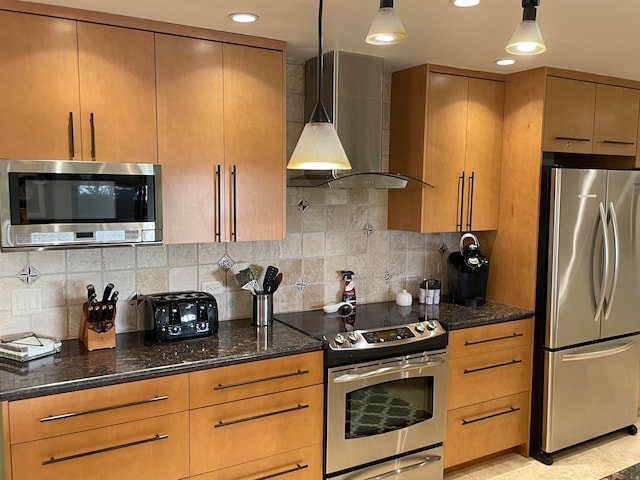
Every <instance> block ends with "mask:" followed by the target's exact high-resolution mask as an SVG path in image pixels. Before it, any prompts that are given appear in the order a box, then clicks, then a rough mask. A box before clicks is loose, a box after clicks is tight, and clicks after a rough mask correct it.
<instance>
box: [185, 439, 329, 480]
mask: <svg viewBox="0 0 640 480" xmlns="http://www.w3.org/2000/svg"><path fill="white" fill-rule="evenodd" d="M267 478H282V479H283V480H284V479H286V480H310V479H311V480H317V479H320V478H322V444H318V445H312V446H310V447H306V448H300V449H298V450H293V451H291V452H286V453H283V454H281V455H274V456H272V457H267V458H262V459H260V460H256V461H255V462H248V463H243V464H242V465H237V466H235V467H230V468H225V469H223V470H217V471H215V472H209V473H205V474H203V475H196V476H193V477H191V479H192V480H256V479H264V480H266V479H267Z"/></svg>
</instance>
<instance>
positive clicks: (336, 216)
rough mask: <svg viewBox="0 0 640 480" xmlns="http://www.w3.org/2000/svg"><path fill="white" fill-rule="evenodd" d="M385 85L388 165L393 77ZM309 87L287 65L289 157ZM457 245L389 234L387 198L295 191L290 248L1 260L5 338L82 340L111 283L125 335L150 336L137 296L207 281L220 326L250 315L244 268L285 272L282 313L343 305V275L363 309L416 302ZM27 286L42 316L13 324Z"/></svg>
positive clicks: (285, 244)
mask: <svg viewBox="0 0 640 480" xmlns="http://www.w3.org/2000/svg"><path fill="white" fill-rule="evenodd" d="M385 80H386V81H385V96H384V98H385V119H384V127H383V149H384V151H383V156H384V157H385V158H386V157H387V153H388V125H389V123H388V117H389V116H388V111H389V108H388V107H389V103H388V99H389V92H390V76H388V75H387V77H386V79H385ZM303 81H304V75H303V65H302V64H301V63H300V62H297V61H293V60H292V61H289V64H288V68H287V83H288V95H287V107H288V113H287V138H288V142H287V149H288V152H289V153H290V152H291V151H292V149H293V146H295V142H296V140H297V138H298V136H299V134H300V132H301V131H302V126H303V123H304V122H303V114H302V105H303V103H304V102H303V97H302V95H303V91H304V88H303V83H302V82H303ZM459 238H460V236H459V234H455V233H451V234H417V233H411V232H400V231H393V230H387V191H386V190H374V189H366V190H336V189H317V188H288V189H287V237H286V239H285V240H283V241H269V242H237V243H211V244H184V245H163V246H158V247H116V248H104V249H100V248H92V249H81V250H58V251H46V252H19V253H0V335H6V334H10V333H16V332H23V331H35V332H38V333H42V334H45V335H53V336H57V337H61V338H77V336H78V327H79V322H80V318H81V311H82V303H83V302H84V301H85V299H86V292H87V290H86V285H87V284H89V283H93V284H94V285H95V286H96V290H97V291H98V295H99V296H100V294H101V291H102V289H103V288H104V286H105V285H106V284H107V283H109V282H111V283H113V284H115V289H116V290H118V291H119V292H120V297H119V298H120V301H119V302H118V313H117V322H116V331H117V332H119V333H121V332H127V331H137V330H142V329H143V328H144V327H143V321H142V320H143V319H142V315H139V314H138V313H139V309H138V308H137V305H138V303H139V294H140V293H142V294H148V293H158V292H164V291H178V290H200V289H201V283H202V282H208V281H216V282H221V284H222V286H223V289H224V293H220V294H217V295H215V297H216V300H217V302H218V307H219V311H220V317H221V320H229V319H234V318H244V317H248V316H249V312H250V301H251V298H250V294H249V293H248V292H247V291H244V290H242V289H241V288H240V286H239V285H238V283H237V282H236V279H235V274H236V273H237V272H238V271H239V270H242V269H243V268H246V267H247V266H251V268H252V269H253V270H254V273H256V274H258V275H261V274H263V273H264V269H265V268H266V266H267V265H269V264H272V265H275V266H277V267H278V268H279V269H280V270H281V271H282V272H283V282H282V285H281V286H280V288H279V289H278V291H277V292H276V293H275V295H274V310H275V312H288V311H296V310H310V309H317V308H321V307H322V306H323V305H325V304H327V303H334V302H336V301H338V300H339V299H340V295H341V292H342V281H341V279H340V274H339V271H340V270H353V271H354V272H355V277H354V280H355V283H356V291H357V299H358V302H361V303H367V302H375V301H384V300H392V299H394V298H395V295H396V294H397V293H398V292H399V291H401V290H402V289H404V288H406V289H407V290H409V291H410V292H411V293H412V294H413V295H414V296H416V295H417V291H418V283H419V281H420V280H421V279H422V278H438V279H440V280H442V281H443V287H444V289H445V290H446V258H447V255H448V253H449V252H450V251H453V250H455V249H457V248H458V242H459ZM229 266H230V267H231V268H230V269H229V268H228V267H229ZM27 267H30V268H27ZM25 269H26V270H25ZM25 272H26V273H25ZM25 276H29V277H30V278H29V280H31V285H27V284H26V283H25ZM26 288H31V289H41V292H42V312H41V313H37V314H33V315H19V316H12V291H14V290H19V289H26Z"/></svg>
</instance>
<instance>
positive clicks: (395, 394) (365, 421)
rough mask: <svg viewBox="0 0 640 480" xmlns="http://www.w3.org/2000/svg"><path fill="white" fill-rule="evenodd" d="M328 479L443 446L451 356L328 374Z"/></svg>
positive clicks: (403, 360) (345, 368)
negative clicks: (380, 462)
mask: <svg viewBox="0 0 640 480" xmlns="http://www.w3.org/2000/svg"><path fill="white" fill-rule="evenodd" d="M327 382H328V386H327V439H326V442H327V445H326V447H327V448H326V472H327V474H328V475H331V474H334V473H337V472H340V471H342V470H346V469H350V468H354V467H357V466H359V465H362V464H365V463H370V462H378V461H381V460H383V459H388V458H390V457H393V456H398V455H401V454H404V453H408V452H411V451H415V450H420V449H424V448H425V447H428V446H432V445H436V444H440V443H442V442H443V441H444V436H445V428H446V409H447V405H446V395H447V352H446V350H445V351H439V352H429V353H420V354H415V355H407V356H404V357H396V358H391V359H384V360H379V361H374V362H366V363H361V364H357V365H349V366H342V367H335V368H330V369H329V371H328V375H327Z"/></svg>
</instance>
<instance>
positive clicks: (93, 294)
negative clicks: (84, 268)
mask: <svg viewBox="0 0 640 480" xmlns="http://www.w3.org/2000/svg"><path fill="white" fill-rule="evenodd" d="M92 297H93V298H95V297H96V287H94V286H93V283H90V284H89V285H87V305H89V304H90V303H91V298H92Z"/></svg>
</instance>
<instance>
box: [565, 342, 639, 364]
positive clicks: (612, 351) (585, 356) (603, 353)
mask: <svg viewBox="0 0 640 480" xmlns="http://www.w3.org/2000/svg"><path fill="white" fill-rule="evenodd" d="M635 343H636V342H634V341H631V342H629V343H625V344H624V345H621V346H619V347H614V348H608V349H606V350H598V351H597V352H587V353H571V354H569V355H563V356H562V361H563V362H575V361H580V360H592V359H594V358H602V357H608V356H610V355H617V354H618V353H622V352H626V351H627V350H629V349H630V348H631V347H633V346H634V345H635Z"/></svg>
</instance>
